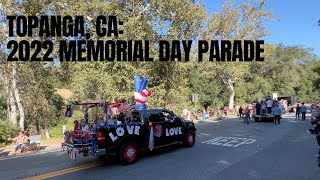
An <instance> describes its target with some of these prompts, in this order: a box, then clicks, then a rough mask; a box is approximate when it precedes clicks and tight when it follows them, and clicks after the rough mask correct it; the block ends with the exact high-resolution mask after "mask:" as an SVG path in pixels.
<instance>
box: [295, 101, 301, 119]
mask: <svg viewBox="0 0 320 180" xmlns="http://www.w3.org/2000/svg"><path fill="white" fill-rule="evenodd" d="M299 119H300V106H299V104H297V106H296V120H299Z"/></svg>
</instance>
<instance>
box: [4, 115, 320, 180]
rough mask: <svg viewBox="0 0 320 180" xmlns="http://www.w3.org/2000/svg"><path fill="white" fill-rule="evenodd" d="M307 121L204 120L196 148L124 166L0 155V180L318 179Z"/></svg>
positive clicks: (62, 155) (55, 155)
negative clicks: (275, 122) (277, 123)
mask: <svg viewBox="0 0 320 180" xmlns="http://www.w3.org/2000/svg"><path fill="white" fill-rule="evenodd" d="M310 126H311V124H310V120H309V119H307V121H306V122H301V121H295V120H294V119H292V118H291V117H289V116H288V117H285V118H284V119H283V120H282V122H281V124H280V125H274V124H273V123H263V122H258V123H255V122H252V123H251V124H249V125H248V124H243V123H242V122H241V121H240V120H239V119H225V120H221V121H216V122H213V121H210V122H200V123H198V124H197V129H198V132H197V137H196V144H195V146H194V147H192V148H184V147H172V148H170V149H164V150H162V151H159V152H155V153H152V154H149V155H145V156H144V157H142V158H141V159H140V160H139V161H138V162H137V163H136V164H134V165H131V166H122V165H120V164H118V163H117V162H115V161H113V160H112V159H111V160H104V161H102V162H101V161H100V159H99V158H97V157H81V156H79V157H78V159H77V161H73V160H69V159H68V156H67V154H66V152H60V151H58V152H50V153H44V154H37V155H30V156H24V157H16V158H9V157H6V158H2V159H0V179H3V180H4V179H22V178H31V179H44V178H50V177H51V179H85V180H88V179H117V180H118V179H119V180H120V179H126V180H127V179H130V180H135V179H139V180H144V179H146V180H149V179H161V180H162V179H172V180H178V179H183V180H188V179H190V180H194V179H196V180H212V179H215V180H219V179H222V180H242V179H243V180H251V179H259V180H260V179H262V180H286V179H288V180H319V178H320V168H319V167H318V166H317V161H316V155H317V152H318V148H319V147H318V145H317V142H316V139H315V137H314V136H312V135H310V134H308V133H307V129H309V128H310Z"/></svg>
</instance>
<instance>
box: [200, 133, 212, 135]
mask: <svg viewBox="0 0 320 180" xmlns="http://www.w3.org/2000/svg"><path fill="white" fill-rule="evenodd" d="M200 135H205V136H210V134H206V133H200Z"/></svg>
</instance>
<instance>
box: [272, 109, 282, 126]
mask: <svg viewBox="0 0 320 180" xmlns="http://www.w3.org/2000/svg"><path fill="white" fill-rule="evenodd" d="M272 111H273V115H274V123H275V124H280V118H281V109H280V108H279V106H278V105H275V107H274V108H273V110H272Z"/></svg>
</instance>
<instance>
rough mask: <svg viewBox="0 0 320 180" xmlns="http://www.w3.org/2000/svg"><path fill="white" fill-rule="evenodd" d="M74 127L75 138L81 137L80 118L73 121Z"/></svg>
mask: <svg viewBox="0 0 320 180" xmlns="http://www.w3.org/2000/svg"><path fill="white" fill-rule="evenodd" d="M73 124H74V127H73V138H75V139H78V138H80V137H81V135H80V134H79V133H80V124H79V121H78V120H75V121H74V122H73Z"/></svg>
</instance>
